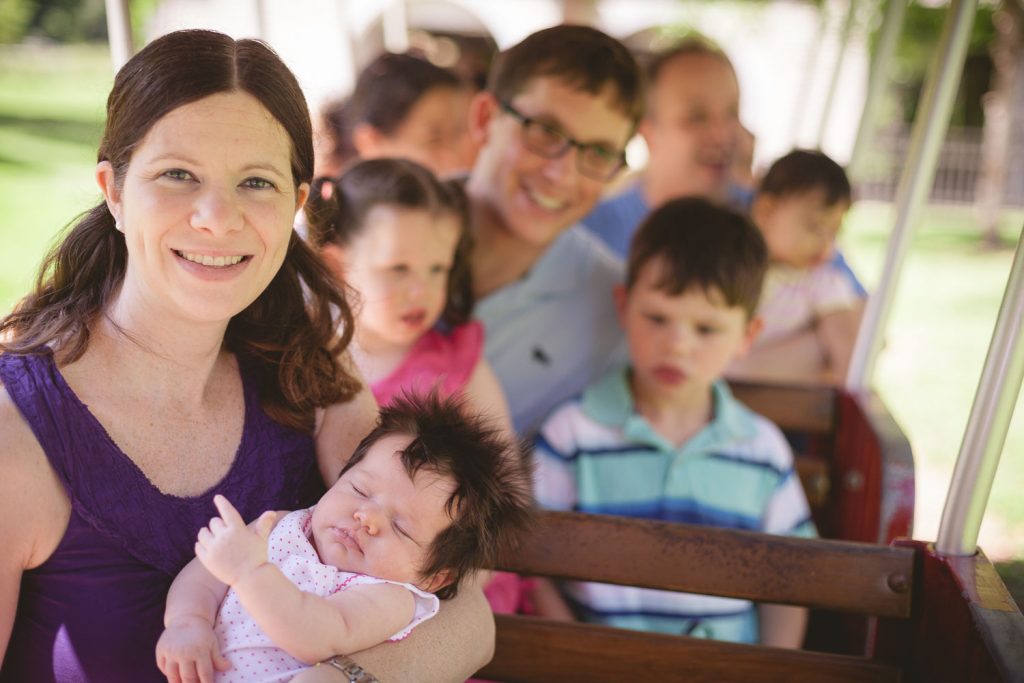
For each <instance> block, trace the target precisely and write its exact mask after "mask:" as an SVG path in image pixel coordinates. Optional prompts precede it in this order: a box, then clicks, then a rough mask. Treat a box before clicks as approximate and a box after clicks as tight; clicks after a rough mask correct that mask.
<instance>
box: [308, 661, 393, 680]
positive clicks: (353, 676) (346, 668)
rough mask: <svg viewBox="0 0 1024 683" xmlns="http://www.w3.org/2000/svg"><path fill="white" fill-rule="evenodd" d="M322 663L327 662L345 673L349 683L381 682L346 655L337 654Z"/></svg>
mask: <svg viewBox="0 0 1024 683" xmlns="http://www.w3.org/2000/svg"><path fill="white" fill-rule="evenodd" d="M320 664H326V665H327V666H329V667H332V668H334V669H337V670H338V671H340V672H341V673H343V674H344V675H345V680H346V681H347V682H348V683H380V681H378V680H377V679H376V678H375V677H374V676H373V674H371V673H369V672H368V671H366V670H365V669H363V667H361V666H359V665H358V664H356V663H355V662H353V661H352V660H351V659H349V658H348V657H347V656H345V655H335V656H334V657H331V658H330V659H325V660H324V661H322V662H319V663H318V664H317V666H320Z"/></svg>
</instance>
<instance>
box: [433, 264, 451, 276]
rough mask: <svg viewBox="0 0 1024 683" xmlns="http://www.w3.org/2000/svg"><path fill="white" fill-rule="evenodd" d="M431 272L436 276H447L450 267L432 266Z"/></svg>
mask: <svg viewBox="0 0 1024 683" xmlns="http://www.w3.org/2000/svg"><path fill="white" fill-rule="evenodd" d="M430 272H431V273H432V274H434V275H447V274H448V266H431V267H430Z"/></svg>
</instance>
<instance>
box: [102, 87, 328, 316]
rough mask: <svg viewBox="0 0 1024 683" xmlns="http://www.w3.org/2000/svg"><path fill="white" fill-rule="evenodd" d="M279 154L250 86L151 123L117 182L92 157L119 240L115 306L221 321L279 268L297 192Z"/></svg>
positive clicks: (275, 135) (285, 157)
mask: <svg viewBox="0 0 1024 683" xmlns="http://www.w3.org/2000/svg"><path fill="white" fill-rule="evenodd" d="M290 160H291V141H290V139H289V137H288V134H287V133H286V132H285V130H284V128H283V127H282V126H281V124H280V123H279V122H278V121H277V120H276V119H275V118H274V117H273V116H272V115H271V114H270V112H268V111H267V110H266V109H265V108H264V107H263V105H262V104H260V102H259V101H258V100H257V99H255V98H254V97H252V96H251V95H249V94H247V93H243V92H231V93H220V94H217V95H211V96H209V97H206V98H203V99H201V100H198V101H196V102H192V103H190V104H186V105H183V106H181V107H178V108H177V109H174V110H172V111H171V112H169V113H168V114H166V115H165V116H164V117H163V118H162V119H160V120H159V121H157V122H156V124H155V125H154V126H153V127H152V128H151V129H150V130H149V132H148V133H147V134H146V136H145V137H144V138H143V139H142V141H141V142H140V144H139V145H138V147H137V148H136V149H135V151H134V153H133V154H132V157H131V161H130V162H129V164H128V168H127V171H126V173H125V177H124V178H123V180H122V182H121V183H120V184H119V185H118V184H117V183H116V182H115V179H114V171H113V168H112V167H111V165H110V164H109V163H108V162H102V163H100V164H99V166H98V167H97V177H98V180H99V183H100V187H101V188H102V189H103V192H104V196H105V197H106V200H107V204H108V206H110V209H111V212H112V213H113V215H114V217H115V219H116V220H117V222H118V225H119V229H120V230H121V231H122V232H124V239H125V242H126V245H127V248H128V268H127V272H126V274H125V279H124V285H123V287H122V290H121V295H120V298H119V305H128V306H130V307H132V308H133V310H145V311H150V312H153V313H156V314H157V315H159V316H161V319H162V320H167V319H185V320H189V321H191V322H223V323H226V322H227V320H228V319H230V318H231V317H232V316H233V315H235V314H237V313H239V312H240V311H242V310H243V309H245V308H246V307H247V306H248V305H249V304H251V303H252V302H253V301H254V300H255V299H256V298H257V297H258V296H259V295H260V293H262V292H263V290H264V289H266V287H267V285H268V284H269V283H270V281H271V279H273V277H274V275H275V274H276V273H277V271H278V269H279V268H280V267H281V264H282V262H283V261H284V257H285V254H286V252H287V248H288V241H289V239H290V237H291V234H292V225H293V221H294V216H295V212H296V210H297V209H298V208H299V207H301V206H302V204H303V202H304V201H305V200H306V196H307V194H308V191H309V187H308V185H307V184H306V183H303V184H302V185H300V186H299V187H298V188H296V187H295V184H294V180H293V178H292V172H291V161H290ZM140 306H141V309H140V308H138V307H140Z"/></svg>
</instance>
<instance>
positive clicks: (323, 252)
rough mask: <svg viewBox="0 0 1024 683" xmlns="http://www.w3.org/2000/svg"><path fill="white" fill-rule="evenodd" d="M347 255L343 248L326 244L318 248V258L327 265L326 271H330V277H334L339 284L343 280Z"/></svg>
mask: <svg viewBox="0 0 1024 683" xmlns="http://www.w3.org/2000/svg"><path fill="white" fill-rule="evenodd" d="M347 257H348V254H347V252H346V250H345V247H342V246H339V245H337V244H334V243H333V242H328V243H327V244H325V245H324V246H322V247H320V258H321V259H323V262H324V263H325V264H326V265H327V268H328V270H330V271H331V275H333V276H334V277H335V279H337V280H338V281H339V282H344V280H345V270H346V263H347V262H348V261H347Z"/></svg>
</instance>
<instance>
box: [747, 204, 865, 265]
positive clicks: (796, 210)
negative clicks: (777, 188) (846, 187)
mask: <svg viewBox="0 0 1024 683" xmlns="http://www.w3.org/2000/svg"><path fill="white" fill-rule="evenodd" d="M758 201H759V202H760V203H761V206H760V210H758V211H755V222H756V223H757V227H759V228H760V229H761V232H762V233H763V234H764V239H765V242H767V244H768V253H769V254H771V257H772V259H773V260H774V261H778V262H780V263H785V264H786V265H790V266H793V267H794V268H813V267H814V266H816V265H818V264H820V263H822V262H824V261H826V260H828V258H829V257H830V256H831V255H832V249H833V248H834V244H835V239H836V234H837V233H838V232H839V227H840V225H842V222H843V216H844V215H845V214H846V210H847V209H849V208H850V205H849V204H848V203H847V202H846V201H838V202H836V203H834V204H831V205H830V204H827V203H826V202H825V191H824V190H823V189H821V188H816V189H814V190H810V191H808V192H802V193H800V194H795V195H787V196H783V197H769V196H765V197H761V198H759V200H758Z"/></svg>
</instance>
